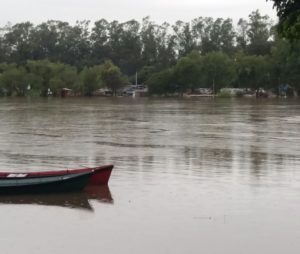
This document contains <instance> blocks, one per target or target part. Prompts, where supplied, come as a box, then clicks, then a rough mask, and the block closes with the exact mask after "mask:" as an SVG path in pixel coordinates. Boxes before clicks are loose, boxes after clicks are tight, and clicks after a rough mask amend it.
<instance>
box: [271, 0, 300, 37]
mask: <svg viewBox="0 0 300 254" xmlns="http://www.w3.org/2000/svg"><path fill="white" fill-rule="evenodd" d="M271 1H273V2H274V8H276V10H277V15H278V17H279V24H278V31H279V34H280V35H281V36H282V37H286V38H288V39H289V40H295V39H300V1H298V0H271Z"/></svg>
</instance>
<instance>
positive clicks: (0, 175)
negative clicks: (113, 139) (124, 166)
mask: <svg viewBox="0 0 300 254" xmlns="http://www.w3.org/2000/svg"><path fill="white" fill-rule="evenodd" d="M112 169H113V165H105V166H101V167H93V168H89V167H87V168H81V169H73V170H59V171H46V172H14V173H12V172H0V193H16V192H17V193H19V192H21V193H23V192H25V193H36V192H39V193H48V192H66V191H77V190H82V189H83V188H84V187H86V186H87V185H101V184H107V183H108V180H109V177H110V174H111V171H112Z"/></svg>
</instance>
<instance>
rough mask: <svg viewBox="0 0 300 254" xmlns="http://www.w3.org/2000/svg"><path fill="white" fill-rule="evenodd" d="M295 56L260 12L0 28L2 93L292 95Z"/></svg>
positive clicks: (296, 49)
mask: <svg viewBox="0 0 300 254" xmlns="http://www.w3.org/2000/svg"><path fill="white" fill-rule="evenodd" d="M299 59H300V41H299V40H293V41H289V40H286V39H282V38H280V37H279V36H278V34H277V29H276V24H273V23H272V21H271V20H270V18H269V17H268V16H266V15H261V14H260V12H259V11H258V10H257V11H253V12H252V13H251V14H250V15H249V17H248V18H247V19H240V20H239V22H238V24H237V25H234V24H233V21H232V20H231V19H229V18H228V19H222V18H217V19H213V18H210V17H199V18H195V19H193V20H192V21H191V22H183V21H177V22H176V23H175V24H168V23H166V22H165V23H163V24H156V23H155V22H153V21H151V20H150V18H149V17H146V18H144V19H143V21H142V22H141V23H139V22H138V21H136V20H129V21H127V22H124V23H120V22H118V21H112V22H108V21H107V20H104V19H101V20H99V21H97V22H95V23H94V24H93V25H91V24H90V22H89V21H78V22H77V23H76V24H75V25H70V24H69V23H67V22H62V21H54V20H51V21H47V22H44V23H41V24H37V25H34V24H32V23H30V22H24V23H18V24H14V25H11V24H8V25H6V26H4V27H0V96H8V97H9V96H20V97H25V96H32V97H34V96H57V97H59V96H62V97H66V96H99V95H102V96H120V95H121V96H137V97H139V96H145V95H149V96H156V97H164V96H165V97H168V96H179V97H187V98H190V97H203V96H205V97H214V96H217V97H222V98H225V97H234V96H236V97H276V96H279V97H296V96H297V94H299V92H300V61H299Z"/></svg>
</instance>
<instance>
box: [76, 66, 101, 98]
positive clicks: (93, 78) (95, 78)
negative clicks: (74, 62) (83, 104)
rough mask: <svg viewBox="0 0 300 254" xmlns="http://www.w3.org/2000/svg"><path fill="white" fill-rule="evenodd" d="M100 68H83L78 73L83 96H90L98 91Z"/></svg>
mask: <svg viewBox="0 0 300 254" xmlns="http://www.w3.org/2000/svg"><path fill="white" fill-rule="evenodd" d="M101 71H102V67H101V66H93V67H85V68H84V69H83V70H82V71H81V72H80V79H81V82H82V86H83V94H84V95H86V96H92V95H93V92H94V91H95V90H97V89H99V88H100V87H101V85H102V80H101Z"/></svg>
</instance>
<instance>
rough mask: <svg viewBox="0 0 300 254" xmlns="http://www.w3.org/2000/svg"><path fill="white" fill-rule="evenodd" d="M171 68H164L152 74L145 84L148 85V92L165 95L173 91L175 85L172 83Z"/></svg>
mask: <svg viewBox="0 0 300 254" xmlns="http://www.w3.org/2000/svg"><path fill="white" fill-rule="evenodd" d="M173 74H174V73H173V70H172V68H168V69H165V70H163V71H160V72H157V73H155V74H153V75H152V76H151V77H150V78H149V79H148V80H147V85H148V87H149V93H150V94H161V95H167V94H168V93H174V92H175V91H176V87H175V86H174V83H173Z"/></svg>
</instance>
